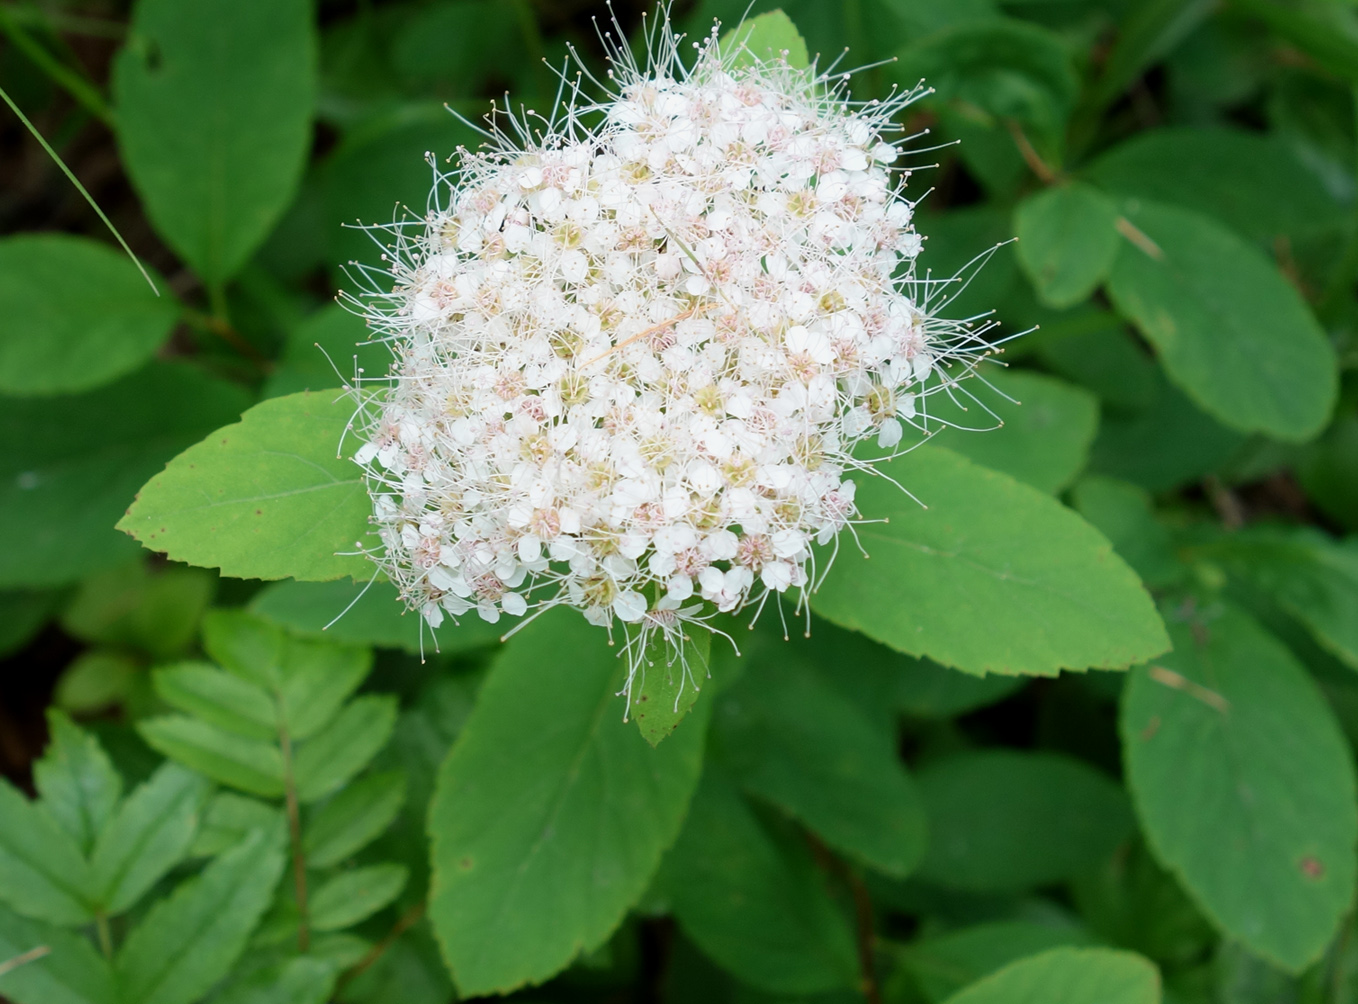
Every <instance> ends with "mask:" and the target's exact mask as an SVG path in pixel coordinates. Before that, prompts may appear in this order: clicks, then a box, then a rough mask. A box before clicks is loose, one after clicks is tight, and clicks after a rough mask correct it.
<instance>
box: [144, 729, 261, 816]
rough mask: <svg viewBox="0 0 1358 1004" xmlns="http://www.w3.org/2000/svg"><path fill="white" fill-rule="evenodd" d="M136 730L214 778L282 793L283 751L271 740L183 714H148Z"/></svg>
mask: <svg viewBox="0 0 1358 1004" xmlns="http://www.w3.org/2000/svg"><path fill="white" fill-rule="evenodd" d="M137 731H138V732H140V733H141V736H142V738H143V739H145V740H146V741H147V743H149V744H150V746H151V747H152V748H153V749H155V750H157V751H159V752H160V753H162V754H164V755H165V756H167V757H169V758H170V759H172V760H177V761H179V762H180V763H182V764H183V765H184V766H186V767H189V768H191V769H192V770H196V771H198V772H199V773H200V774H206V775H207V776H208V777H210V778H212V779H213V780H214V781H218V782H220V783H221V784H225V785H229V786H231V787H232V788H239V789H240V790H241V791H248V792H249V793H250V794H252V795H262V796H264V797H265V798H277V797H278V796H280V795H282V794H283V754H282V753H280V752H279V750H278V747H277V746H274V745H273V744H272V743H266V742H261V741H260V740H258V739H245V738H242V737H241V736H238V735H234V734H232V733H230V732H224V731H223V730H221V729H219V728H217V726H215V725H209V724H208V723H207V722H203V721H199V720H198V719H196V718H189V717H188V716H186V715H164V716H162V717H159V718H148V719H146V720H145V721H143V722H139V723H138V725H137Z"/></svg>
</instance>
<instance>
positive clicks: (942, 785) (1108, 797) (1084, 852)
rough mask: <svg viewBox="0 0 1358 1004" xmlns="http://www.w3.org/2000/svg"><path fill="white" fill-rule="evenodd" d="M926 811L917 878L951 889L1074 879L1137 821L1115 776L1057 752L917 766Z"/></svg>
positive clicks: (987, 754)
mask: <svg viewBox="0 0 1358 1004" xmlns="http://www.w3.org/2000/svg"><path fill="white" fill-rule="evenodd" d="M916 780H917V782H918V785H919V790H920V796H921V798H923V800H924V807H925V811H926V814H927V815H928V818H929V851H928V853H927V854H926V855H925V857H924V862H923V863H922V864H921V865H920V867H919V873H918V874H919V877H920V878H922V879H925V880H927V881H929V882H934V883H937V884H939V885H944V886H947V887H949V888H955V889H971V890H977V891H1005V892H1010V891H1021V890H1024V889H1031V888H1034V887H1036V886H1040V885H1047V884H1049V883H1051V882H1059V881H1061V880H1062V879H1067V878H1070V877H1072V876H1074V875H1077V874H1079V873H1080V872H1081V871H1084V870H1086V869H1089V868H1092V867H1094V866H1095V865H1097V864H1098V863H1099V862H1100V861H1102V860H1103V859H1104V858H1105V857H1106V856H1107V855H1108V854H1110V853H1112V850H1113V848H1114V847H1116V846H1117V845H1118V843H1119V842H1120V841H1122V840H1123V839H1124V838H1126V837H1127V836H1128V834H1130V833H1131V832H1132V830H1133V828H1134V823H1133V820H1132V814H1131V810H1130V807H1129V806H1128V804H1127V798H1126V796H1125V795H1124V794H1123V793H1122V790H1121V789H1120V788H1119V787H1118V786H1117V784H1116V783H1114V782H1113V781H1111V780H1109V779H1108V778H1106V777H1104V776H1103V775H1102V774H1100V773H1099V772H1098V771H1096V770H1094V769H1093V768H1092V767H1089V766H1086V765H1085V764H1083V763H1081V762H1080V761H1078V760H1074V759H1071V758H1069V757H1065V756H1060V755H1058V754H1055V753H1022V752H1019V751H1017V750H1005V749H992V750H985V751H976V752H970V753H963V754H958V755H955V756H951V757H947V758H945V759H943V760H938V761H935V762H932V763H929V764H927V765H926V766H925V767H923V768H922V769H921V770H920V771H919V772H918V774H917V775H916Z"/></svg>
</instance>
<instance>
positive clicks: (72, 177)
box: [0, 87, 160, 296]
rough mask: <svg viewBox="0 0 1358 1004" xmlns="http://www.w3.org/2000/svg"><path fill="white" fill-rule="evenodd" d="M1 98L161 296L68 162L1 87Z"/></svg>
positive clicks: (121, 236) (144, 269) (149, 275)
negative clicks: (72, 171)
mask: <svg viewBox="0 0 1358 1004" xmlns="http://www.w3.org/2000/svg"><path fill="white" fill-rule="evenodd" d="M0 98H3V99H4V101H5V104H7V105H9V108H10V111H12V112H14V114H15V115H17V116H18V117H19V121H20V122H22V123H23V124H24V128H26V129H27V130H28V131H29V132H30V133H32V134H33V138H34V139H36V140H37V141H38V143H39V145H41V146H42V148H43V150H45V151H46V152H47V156H49V157H51V158H52V160H53V161H54V162H55V163H56V165H57V167H59V168H61V173H62V174H64V175H66V177H67V179H69V181H70V182H71V184H72V185H74V186H75V187H76V191H78V192H79V193H80V194H81V195H82V196H84V197H85V201H86V202H88V203H89V204H90V208H91V209H93V210H94V211H95V213H96V214H97V215H98V217H99V219H101V220H103V221H104V226H106V227H108V229H109V233H111V234H113V236H114V238H115V239H116V240H117V241H118V244H119V246H120V247H121V248H122V249H123V250H124V251H126V252H127V256H128V257H129V258H131V259H132V262H133V264H135V265H136V266H137V268H138V270H139V271H140V272H141V274H142V278H143V279H145V280H146V282H147V283H148V284H149V285H150V287H151V289H152V290H153V291H154V292H155V294H156V296H159V295H160V290H159V289H156V284H155V281H154V280H153V279H152V278H151V273H149V272H148V271H146V268H145V266H143V265H142V263H141V260H140V259H139V258H138V257H137V256H136V255H134V254H133V253H132V249H131V248H130V247H128V246H127V241H125V240H123V235H122V234H120V233H118V228H117V227H115V226H114V225H113V221H112V220H110V219H109V218H108V217H107V216H105V215H104V211H103V210H102V209H100V208H99V204H98V203H97V202H95V201H94V198H93V196H91V195H90V193H89V192H87V191H86V190H85V186H84V185H82V184H81V183H80V179H79V178H77V177H76V176H75V175H74V174H72V173H71V169H70V168H69V167H67V166H66V162H65V161H64V160H62V159H61V158H60V157H59V156H57V152H56V151H55V150H53V149H52V147H51V146H50V145H49V144H48V142H47V140H46V139H44V138H43V135H42V133H40V132H38V130H37V127H36V126H34V125H33V123H32V122H30V121H28V116H27V115H25V114H24V113H23V111H22V110H21V109H20V108H19V106H18V105H16V104H15V103H14V99H13V98H11V97H10V96H9V93H8V92H7V91H6V90H5V89H4V88H3V87H0Z"/></svg>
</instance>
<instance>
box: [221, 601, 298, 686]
mask: <svg viewBox="0 0 1358 1004" xmlns="http://www.w3.org/2000/svg"><path fill="white" fill-rule="evenodd" d="M203 650H204V651H205V652H207V654H208V655H209V656H211V657H212V658H213V659H215V660H216V661H217V663H218V664H219V665H220V666H221V667H222V668H223V669H225V670H226V671H227V672H228V673H232V674H234V675H236V676H238V677H240V678H241V679H242V680H247V681H249V682H250V683H254V684H256V685H258V686H260V687H263V688H265V689H266V690H268V691H269V692H270V693H277V692H278V691H279V690H280V689H281V688H282V686H283V678H284V672H285V670H284V663H285V661H286V660H287V653H288V634H287V632H286V631H283V630H282V629H280V628H279V627H278V626H277V625H275V624H270V623H269V622H268V621H265V620H262V619H261V618H259V617H255V616H254V615H252V614H249V613H247V612H245V611H244V610H212V611H209V612H208V615H207V616H206V617H204V618H203Z"/></svg>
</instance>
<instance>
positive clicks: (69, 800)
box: [33, 708, 123, 855]
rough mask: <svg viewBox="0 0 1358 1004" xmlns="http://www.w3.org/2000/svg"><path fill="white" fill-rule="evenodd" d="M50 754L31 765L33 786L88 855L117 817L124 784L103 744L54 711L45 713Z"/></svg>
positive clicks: (50, 710)
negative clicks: (109, 823)
mask: <svg viewBox="0 0 1358 1004" xmlns="http://www.w3.org/2000/svg"><path fill="white" fill-rule="evenodd" d="M47 731H48V734H49V735H50V736H51V737H52V739H51V743H50V744H49V745H48V747H47V752H46V753H44V754H43V756H42V759H41V760H39V761H38V762H37V763H35V764H34V765H33V783H34V785H35V786H36V787H37V789H38V795H39V796H41V798H42V804H43V807H44V808H45V809H46V810H47V811H48V812H49V813H51V815H52V818H54V819H55V820H56V821H57V822H58V823H60V824H61V826H62V827H63V828H64V829H65V830H66V832H67V833H69V834H70V835H71V836H72V837H73V838H74V839H75V842H76V846H77V847H78V848H79V849H80V853H81V854H82V855H88V854H89V852H90V850H91V848H93V847H94V841H95V838H96V837H98V836H99V833H100V831H102V830H103V829H104V827H105V825H107V823H108V821H109V819H110V818H111V817H112V816H113V811H114V809H115V808H116V807H117V805H118V799H120V798H122V794H123V779H122V777H121V776H120V775H119V774H118V772H117V771H116V770H114V768H113V762H112V761H111V760H109V758H108V754H107V753H105V752H104V748H103V747H102V746H100V745H99V740H97V739H95V738H94V737H93V736H92V735H90V734H89V733H88V732H86V731H85V730H84V729H81V728H80V727H79V726H77V725H76V724H75V722H73V721H71V719H70V717H69V716H68V715H66V714H65V713H64V712H62V711H58V710H56V709H55V708H48V709H47Z"/></svg>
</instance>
